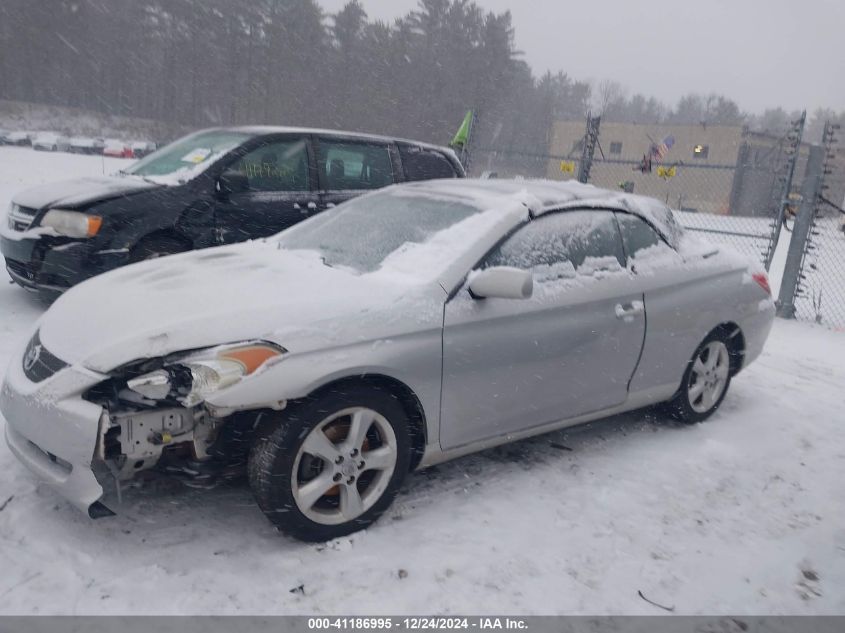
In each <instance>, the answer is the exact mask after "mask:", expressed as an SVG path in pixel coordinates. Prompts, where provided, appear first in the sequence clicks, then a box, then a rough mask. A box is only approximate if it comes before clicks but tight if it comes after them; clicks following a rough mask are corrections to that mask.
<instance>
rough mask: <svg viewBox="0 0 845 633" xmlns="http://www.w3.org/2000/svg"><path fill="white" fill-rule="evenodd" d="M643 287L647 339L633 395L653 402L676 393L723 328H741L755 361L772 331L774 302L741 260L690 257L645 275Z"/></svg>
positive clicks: (640, 280) (635, 374)
mask: <svg viewBox="0 0 845 633" xmlns="http://www.w3.org/2000/svg"><path fill="white" fill-rule="evenodd" d="M639 283H640V284H641V287H642V290H643V293H644V295H645V306H646V339H645V343H644V346H643V352H642V356H641V358H640V362H639V364H638V366H637V370H636V371H635V373H634V376H633V377H632V379H631V384H630V387H629V392H630V393H631V394H635V393H638V392H639V393H648V394H650V396H651V397H650V399H651V400H652V401H654V402H658V401H661V400H665V399H667V398H669V397H671V396H672V395H673V394H674V393H675V392H676V391H677V389H678V388H679V387H680V384H681V378H682V377H683V374H684V371H685V370H686V366H687V363H688V362H689V361H690V359H691V358H692V355H693V353H694V352H695V350H696V348H697V347H698V346H699V345H700V344H701V342H702V341H703V340H704V338H705V337H706V336H707V335H708V334H709V333H710V332H712V331H713V330H714V329H715V328H717V327H718V326H719V325H721V324H725V323H734V324H736V325H738V326H739V327H740V330H741V331H742V334H743V337H744V338H745V339H746V348H748V347H749V344H751V345H753V351H754V352H755V353H754V356H756V354H758V353H759V349H761V348H762V345H763V342H764V341H765V338H766V336H767V335H768V331H769V328H770V327H771V321H772V318H773V316H774V304H773V302H772V300H771V297H769V295H768V294H767V293H766V292H765V291H764V290H763V289H762V288H760V286H758V285H757V284H756V282H754V280H753V279H752V278H751V273H750V272H749V270H748V263H746V262H744V261H743V260H741V259H737V258H735V257H732V256H729V255H723V254H718V255H715V256H713V257H711V258H702V257H696V258H688V259H687V260H686V261H684V262H683V263H681V264H679V266H678V267H677V268H675V269H669V268H666V269H662V270H658V271H652V272H651V273H650V274H647V275H644V276H643V277H641V278H640V279H639ZM747 362H750V361H748V360H747V361H746V363H745V364H747Z"/></svg>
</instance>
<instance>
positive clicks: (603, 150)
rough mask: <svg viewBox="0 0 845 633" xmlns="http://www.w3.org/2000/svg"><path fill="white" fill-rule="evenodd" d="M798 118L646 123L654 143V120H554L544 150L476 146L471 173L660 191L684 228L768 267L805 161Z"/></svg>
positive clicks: (801, 123)
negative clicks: (775, 122) (782, 122)
mask: <svg viewBox="0 0 845 633" xmlns="http://www.w3.org/2000/svg"><path fill="white" fill-rule="evenodd" d="M804 119H805V117H804V116H803V115H802V116H801V117H800V119H799V120H797V121H794V122H793V123H792V125H791V127H790V129H789V131H788V132H787V133H786V134H784V135H782V136H770V135H766V134H760V133H750V132H748V131H747V130H744V129H742V128H738V127H735V126H734V127H726V126H721V127H718V126H717V127H716V128H708V127H707V126H664V127H663V128H661V126H652V127H654V128H660V129H661V132H660V133H661V134H664V136H660V138H662V139H663V141H662V142H657V141H655V140H654V139H653V138H652V136H649V132H651V133H652V134H656V133H657V132H656V131H655V129H652V127H649V126H638V125H634V124H619V123H610V124H607V125H605V126H603V125H602V123H601V121H600V120H599V119H598V118H597V117H588V120H587V124H586V126H585V125H584V123H583V122H560V123H559V124H556V125H555V128H554V130H553V132H552V138H551V139H550V141H549V147H550V149H551V151H549V152H546V151H530V150H516V149H514V148H508V149H495V148H484V147H479V148H475V149H474V150H473V164H472V172H473V175H475V176H490V177H495V176H499V177H508V176H515V175H516V176H520V175H523V176H530V177H531V176H533V177H541V176H544V177H546V178H552V179H556V180H567V179H579V180H581V181H582V182H589V183H590V184H594V185H596V186H599V187H603V188H605V189H611V190H620V191H628V192H633V193H637V194H642V195H646V196H651V197H654V198H658V199H660V200H662V201H664V202H665V203H666V204H667V205H668V206H669V207H671V208H672V209H674V210H675V211H676V212H677V217H678V219H679V221H680V222H681V223H682V224H683V225H684V226H685V227H686V228H687V229H688V230H690V231H693V232H696V233H701V234H703V235H705V236H706V237H707V238H708V239H710V240H711V241H713V242H716V243H721V244H726V245H729V246H731V247H732V248H734V249H735V250H737V251H739V252H741V253H743V254H745V255H747V256H749V257H751V258H753V259H756V260H757V261H759V262H761V263H762V264H763V265H764V266H765V267H766V268H767V269H768V268H769V266H770V265H771V262H772V258H773V256H774V252H775V248H776V246H777V240H778V237H779V235H780V232H781V231H780V229H781V224H782V218H783V217H784V212H785V211H788V210H789V205H790V195H791V194H792V193H793V192H792V184H793V175H794V174H795V173H796V169H797V168H799V167H800V164H802V163H803V162H806V148H805V149H804V151H803V153H802V149H801V136H802V133H803V128H804ZM605 129H608V132H607V133H605ZM676 136H677V137H678V140H677V141H676V140H675V137H676ZM641 138H642V139H645V142H642V141H641V140H640V139H641ZM614 139H623V140H618V141H616V140H614ZM632 139H636V141H632ZM693 139H699V140H704V141H705V143H694V142H693ZM673 146H674V147H673ZM554 150H559V151H561V153H556V152H555V151H554ZM643 150H645V153H644V154H637V151H639V152H642V151H643ZM564 152H565V153H564ZM640 155H641V156H642V160H640V159H639V156H640Z"/></svg>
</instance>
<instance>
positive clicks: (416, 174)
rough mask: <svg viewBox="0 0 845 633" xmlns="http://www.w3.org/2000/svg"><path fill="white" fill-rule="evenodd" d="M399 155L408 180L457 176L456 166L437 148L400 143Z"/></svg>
mask: <svg viewBox="0 0 845 633" xmlns="http://www.w3.org/2000/svg"><path fill="white" fill-rule="evenodd" d="M399 155H400V156H401V157H402V167H403V169H404V170H405V178H406V180H433V179H435V178H456V177H457V174H456V173H455V168H454V167H452V164H451V163H450V162H449V160H448V159H447V158H446V157H445V156H444V155H443V154H442V153H441V152H438V151H437V150H433V149H427V148H423V147H415V146H413V145H400V146H399Z"/></svg>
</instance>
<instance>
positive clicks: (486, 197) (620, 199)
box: [398, 178, 684, 248]
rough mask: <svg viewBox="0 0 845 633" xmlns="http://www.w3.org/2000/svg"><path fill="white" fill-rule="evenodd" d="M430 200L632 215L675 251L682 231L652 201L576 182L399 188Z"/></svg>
mask: <svg viewBox="0 0 845 633" xmlns="http://www.w3.org/2000/svg"><path fill="white" fill-rule="evenodd" d="M398 186H399V187H401V188H402V189H403V190H406V191H407V190H413V191H415V192H419V193H421V194H429V195H432V196H447V197H455V198H461V199H464V200H465V201H467V202H471V203H473V202H474V203H475V204H477V205H478V206H482V207H488V208H489V207H492V206H494V204H495V201H496V200H499V201H501V197H503V196H504V197H508V198H512V199H515V200H517V201H518V202H520V203H522V204H524V205H525V206H526V207H527V208H528V211H529V213H530V214H531V216H532V217H538V216H540V215H542V214H544V213H548V212H550V211H557V210H560V209H565V208H571V207H578V208H579V209H583V208H586V209H614V210H619V211H625V212H628V213H634V214H636V215H638V216H640V217H641V218H643V219H644V220H645V221H646V222H648V223H649V224H651V225H652V226H654V228H655V229H657V230H658V231H659V232H660V233H661V234H662V235H663V237H664V238H665V239H666V241H667V242H669V244H670V245H672V246H673V247H675V248H678V246H679V244H680V240H681V237H682V235H683V233H684V230H683V228H682V227H681V225H680V224H678V222H676V220H675V218H674V216H673V215H672V210H671V209H670V208H669V207H668V206H666V205H665V204H663V203H662V202H660V201H659V200H656V199H654V198H647V197H645V196H638V195H634V194H630V193H623V192H619V191H611V190H609V189H601V188H599V187H595V186H593V185H585V184H583V183H580V182H577V181H575V180H566V181H556V180H543V179H538V180H505V179H502V180H498V179H491V180H480V179H469V178H468V179H464V180H458V179H451V180H429V181H424V182H415V183H407V184H404V185H398Z"/></svg>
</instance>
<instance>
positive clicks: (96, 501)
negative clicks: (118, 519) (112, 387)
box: [0, 355, 110, 518]
mask: <svg viewBox="0 0 845 633" xmlns="http://www.w3.org/2000/svg"><path fill="white" fill-rule="evenodd" d="M13 358H14V359H15V360H13V361H12V363H11V365H10V367H9V369H8V371H7V373H6V378H5V381H4V383H3V387H2V390H0V412H2V414H3V417H4V418H5V419H6V429H5V436H6V442H7V444H8V445H9V448H10V449H11V451H12V453H14V455H15V456H16V457H17V458H18V459H19V460H20V461H21V463H23V464H24V466H26V467H27V468H28V469H29V470H30V471H32V472H33V473H34V474H35V475H36V476H37V477H38V479H39V480H40V481H42V482H44V483H46V484H47V485H48V486H50V487H51V488H53V489H54V490H56V491H57V492H58V493H59V494H60V495H61V496H63V497H64V498H65V499H67V500H68V501H70V502H71V503H72V504H73V505H75V506H76V507H77V508H79V509H80V510H82V511H84V512H86V513H88V515H89V516H91V517H92V518H96V517H98V516H103V515H104V514H109V513H110V511H108V510H107V509H106V508H105V507H104V506H103V505H102V503H101V502H100V499H101V497H102V496H103V487H102V486H101V484H100V482H99V481H98V480H97V477H96V476H95V475H94V470H93V462H94V459H95V453H96V450H97V441H98V437H99V433H100V428H101V424H102V421H103V418H104V416H105V415H106V414H105V411H104V409H103V408H102V407H101V406H99V405H96V404H94V403H91V402H88V401H86V400H84V399H83V398H82V394H83V393H84V392H85V391H87V390H88V389H89V388H91V387H92V386H93V385H95V384H97V383H99V382H102V381H103V380H104V379H105V378H106V376H103V375H101V374H97V373H95V372H92V371H89V370H87V369H85V368H82V367H78V366H72V367H68V368H66V369H62V370H60V371H58V372H56V373H55V374H53V375H52V376H50V377H49V378H47V379H45V380H42V381H41V382H37V383H36V382H32V381H30V380H29V379H28V378H27V377H26V376H25V375H24V373H23V369H22V367H21V362H20V360H19V359H20V356H17V355H16V356H13ZM105 419H106V420H107V416H106V418H105Z"/></svg>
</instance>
